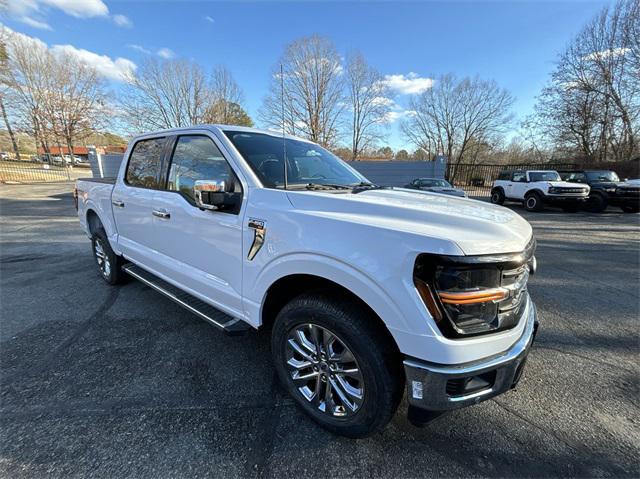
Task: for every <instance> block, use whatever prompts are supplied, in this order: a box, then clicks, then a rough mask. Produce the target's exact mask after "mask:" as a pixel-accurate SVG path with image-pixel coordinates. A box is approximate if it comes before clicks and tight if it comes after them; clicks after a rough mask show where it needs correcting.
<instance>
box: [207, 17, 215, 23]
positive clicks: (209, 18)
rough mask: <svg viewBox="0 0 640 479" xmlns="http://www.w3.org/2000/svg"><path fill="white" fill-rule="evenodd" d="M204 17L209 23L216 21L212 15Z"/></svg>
mask: <svg viewBox="0 0 640 479" xmlns="http://www.w3.org/2000/svg"><path fill="white" fill-rule="evenodd" d="M204 19H205V20H206V21H207V22H209V23H216V21H215V20H214V19H213V18H212V17H210V16H209V15H206V16H205V17H204Z"/></svg>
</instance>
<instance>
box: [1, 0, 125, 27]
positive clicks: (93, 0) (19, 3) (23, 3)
mask: <svg viewBox="0 0 640 479" xmlns="http://www.w3.org/2000/svg"><path fill="white" fill-rule="evenodd" d="M0 4H3V7H4V11H5V12H6V13H7V15H8V16H9V17H11V18H13V19H15V20H17V21H19V22H22V23H24V24H25V25H29V26H30V27H33V28H39V29H42V30H52V28H51V25H49V24H48V23H47V22H46V19H45V17H46V15H47V13H48V11H49V10H50V9H52V8H55V9H58V10H61V11H62V12H64V13H66V14H67V15H71V16H72V17H76V18H91V17H106V16H107V15H108V14H109V8H108V7H107V5H105V3H104V2H103V1H102V0H0ZM124 18H126V17H124ZM114 21H115V19H114ZM116 23H117V21H116Z"/></svg>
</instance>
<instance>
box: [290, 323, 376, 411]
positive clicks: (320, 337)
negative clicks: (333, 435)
mask: <svg viewBox="0 0 640 479" xmlns="http://www.w3.org/2000/svg"><path fill="white" fill-rule="evenodd" d="M286 358H287V369H288V371H289V374H290V376H291V380H292V381H293V383H294V384H295V386H296V388H297V389H298V391H300V394H302V396H303V397H304V398H305V399H306V400H307V401H309V402H310V403H312V404H313V405H314V406H315V407H317V408H318V409H319V410H320V411H322V412H324V413H325V414H328V415H330V416H333V417H336V418H341V417H342V418H344V417H347V416H349V415H352V414H355V413H356V412H357V411H358V409H359V408H360V407H361V406H362V403H363V401H364V379H363V377H362V372H361V371H360V367H359V366H358V362H357V361H356V359H355V357H354V355H353V353H352V352H351V350H350V349H349V348H348V347H347V346H346V345H345V344H344V343H343V342H342V341H341V340H340V339H339V338H338V337H337V336H336V334H335V333H333V332H331V331H329V330H328V329H326V328H323V327H321V326H318V325H316V324H312V323H306V324H301V325H298V326H296V327H295V328H293V329H292V330H291V331H290V332H289V335H288V337H287V344H286Z"/></svg>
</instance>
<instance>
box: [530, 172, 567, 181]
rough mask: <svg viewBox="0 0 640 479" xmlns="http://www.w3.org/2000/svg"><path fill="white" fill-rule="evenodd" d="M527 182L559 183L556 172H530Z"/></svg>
mask: <svg viewBox="0 0 640 479" xmlns="http://www.w3.org/2000/svg"><path fill="white" fill-rule="evenodd" d="M529 181H561V180H560V175H559V174H558V172H557V171H530V172H529Z"/></svg>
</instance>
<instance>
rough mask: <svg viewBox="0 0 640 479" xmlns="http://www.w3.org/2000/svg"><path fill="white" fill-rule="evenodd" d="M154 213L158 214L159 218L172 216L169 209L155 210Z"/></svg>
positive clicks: (166, 218) (154, 214)
mask: <svg viewBox="0 0 640 479" xmlns="http://www.w3.org/2000/svg"><path fill="white" fill-rule="evenodd" d="M152 214H153V216H157V217H158V218H162V219H165V220H168V219H169V218H171V213H169V212H168V211H167V210H153V212H152Z"/></svg>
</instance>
